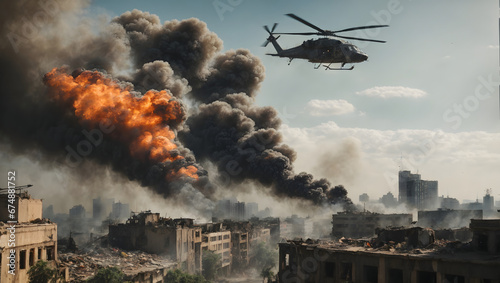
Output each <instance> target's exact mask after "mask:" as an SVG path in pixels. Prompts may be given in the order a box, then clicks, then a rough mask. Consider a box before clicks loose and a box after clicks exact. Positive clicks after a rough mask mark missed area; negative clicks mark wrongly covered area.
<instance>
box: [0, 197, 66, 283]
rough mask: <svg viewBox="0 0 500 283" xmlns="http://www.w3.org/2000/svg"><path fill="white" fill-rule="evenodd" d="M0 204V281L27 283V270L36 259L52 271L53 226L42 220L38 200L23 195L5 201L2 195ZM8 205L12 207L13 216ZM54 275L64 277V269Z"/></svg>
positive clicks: (54, 231)
mask: <svg viewBox="0 0 500 283" xmlns="http://www.w3.org/2000/svg"><path fill="white" fill-rule="evenodd" d="M9 200H13V201H11V202H9ZM0 203H1V204H2V207H3V208H4V209H2V210H0V251H1V256H0V282H28V270H29V269H30V267H31V266H33V265H34V264H35V263H36V262H37V261H39V260H44V261H47V262H49V266H51V267H52V268H56V267H57V266H56V260H57V225H56V224H55V223H51V222H50V221H46V220H44V219H42V200H40V199H33V198H31V196H30V195H29V194H28V193H27V192H20V193H16V194H15V198H8V194H7V193H6V192H4V193H2V194H0ZM9 205H11V206H12V207H14V210H11V211H10V212H14V213H13V214H12V215H13V217H11V213H10V212H9V210H8V208H10V207H11V206H9ZM13 221H15V222H13ZM58 272H60V273H61V275H62V276H63V278H67V272H66V270H65V269H61V270H58Z"/></svg>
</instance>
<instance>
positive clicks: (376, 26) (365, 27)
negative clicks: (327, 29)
mask: <svg viewBox="0 0 500 283" xmlns="http://www.w3.org/2000/svg"><path fill="white" fill-rule="evenodd" d="M384 27H388V25H375V26H361V27H354V28H346V29H342V30H336V31H332V33H336V32H344V31H351V30H358V29H369V28H384Z"/></svg>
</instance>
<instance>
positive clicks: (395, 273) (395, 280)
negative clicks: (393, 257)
mask: <svg viewBox="0 0 500 283" xmlns="http://www.w3.org/2000/svg"><path fill="white" fill-rule="evenodd" d="M400 282H404V281H403V270H401V269H394V268H391V269H389V281H388V283H400Z"/></svg>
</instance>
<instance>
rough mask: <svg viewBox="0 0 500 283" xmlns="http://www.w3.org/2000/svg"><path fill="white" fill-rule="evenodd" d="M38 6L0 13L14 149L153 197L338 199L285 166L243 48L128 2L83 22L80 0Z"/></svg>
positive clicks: (5, 126)
mask: <svg viewBox="0 0 500 283" xmlns="http://www.w3.org/2000/svg"><path fill="white" fill-rule="evenodd" d="M47 3H48V4H39V3H31V2H26V3H20V4H19V3H9V4H7V5H6V8H5V9H4V12H5V13H4V15H3V17H2V19H1V20H0V21H1V33H2V36H3V37H4V38H8V40H7V41H3V42H1V43H0V44H1V45H0V51H1V52H0V54H1V55H0V62H1V64H0V66H1V67H0V68H1V70H2V71H1V72H2V76H0V83H1V84H2V86H3V89H2V100H3V102H2V104H1V106H0V111H1V113H2V116H3V117H2V119H1V122H0V132H1V133H2V140H1V141H2V143H4V144H9V146H10V148H12V149H13V150H14V152H15V153H16V154H31V153H33V152H41V153H42V155H41V159H42V160H41V161H43V162H44V163H43V164H44V166H49V165H50V166H61V164H62V165H63V166H65V165H69V166H75V167H76V166H80V167H78V168H75V171H74V172H75V174H76V175H78V172H79V170H80V168H83V167H85V166H86V165H85V164H86V163H87V162H89V161H92V162H94V163H97V164H101V165H104V166H109V167H110V168H112V169H113V170H114V171H116V172H120V173H121V174H123V175H125V176H127V177H128V178H129V179H130V180H137V181H138V182H140V183H141V185H143V186H147V187H150V188H152V189H153V190H154V191H155V192H157V193H160V194H161V195H163V196H164V197H171V196H172V197H174V196H181V197H182V198H183V199H188V198H190V196H193V193H190V192H196V193H194V194H196V197H195V198H196V199H200V194H199V192H201V193H202V195H203V196H204V197H205V198H209V199H210V198H212V196H213V191H214V190H215V186H214V185H213V182H215V183H216V184H217V185H224V186H228V187H231V185H234V184H241V183H243V182H248V181H256V182H257V183H258V184H261V185H264V186H267V187H270V188H272V189H271V191H272V192H273V193H274V194H275V195H276V196H279V197H291V198H297V199H305V200H311V201H313V202H314V203H317V204H325V203H344V202H347V203H350V200H349V199H348V198H347V191H346V190H345V189H344V188H343V187H342V186H336V187H332V185H331V184H330V183H329V182H328V181H327V180H326V179H320V180H315V179H314V178H313V176H312V175H310V174H307V173H300V174H296V173H294V170H293V164H292V163H293V161H294V159H295V152H294V151H293V150H292V149H291V148H289V147H288V146H286V145H285V144H283V143H282V136H281V134H280V133H279V132H278V129H279V126H280V123H281V122H280V119H279V118H278V114H277V111H276V110H275V109H273V108H272V107H258V106H255V105H254V97H255V96H256V94H257V92H258V90H259V88H260V84H261V82H262V81H263V79H264V66H263V65H262V63H261V62H260V60H259V59H258V58H257V57H255V56H253V55H252V54H250V52H249V51H247V50H241V49H239V50H230V51H227V52H222V40H221V39H219V38H218V37H217V35H216V34H215V33H213V32H211V31H209V30H208V28H207V26H206V24H205V23H203V22H202V21H200V20H198V19H194V18H192V19H187V20H182V21H177V20H174V21H167V22H165V23H163V24H162V23H161V22H160V19H159V18H158V17H157V16H156V15H152V14H149V13H146V12H142V11H138V10H133V11H131V12H126V13H124V14H122V15H121V16H119V17H116V18H114V19H112V20H111V21H107V22H101V24H99V25H97V26H96V25H94V26H93V25H91V24H88V22H89V21H88V20H85V19H83V18H82V17H83V16H82V15H81V13H80V12H81V11H82V9H84V7H85V5H86V4H87V3H86V1H76V2H70V3H69V2H56V1H52V2H50V1H49V2H47ZM44 5H45V6H44ZM42 15H43V16H42ZM74 18H76V19H77V20H70V19H74ZM95 30H98V31H99V32H98V33H97V34H96V33H95V32H94V31H95ZM61 66H65V67H64V68H61ZM90 70H92V71H90ZM130 70H132V71H130ZM44 74H47V75H45V77H44ZM42 78H43V79H42ZM96 91H97V92H98V93H99V94H96ZM187 100H189V105H192V107H190V109H187V105H188V104H187V103H185V102H186V101H187ZM103 101H104V102H103ZM139 118H140V119H139ZM139 120H140V121H141V122H138V121H139ZM103 125H104V126H103ZM107 130H109V132H107ZM200 162H201V163H213V164H214V165H215V166H216V168H217V169H218V170H217V171H218V172H216V174H215V175H217V177H215V176H214V177H210V180H211V181H210V180H209V178H208V177H209V176H208V172H207V171H206V170H205V169H203V167H202V166H201V165H200ZM84 171H85V170H84ZM214 173H215V172H214ZM193 189H194V190H193ZM193 198H194V197H193ZM201 201H202V200H201Z"/></svg>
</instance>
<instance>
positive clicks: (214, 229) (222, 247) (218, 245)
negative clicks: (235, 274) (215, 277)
mask: <svg viewBox="0 0 500 283" xmlns="http://www.w3.org/2000/svg"><path fill="white" fill-rule="evenodd" d="M198 227H200V228H201V232H202V241H201V249H202V250H203V251H213V252H214V253H215V254H218V255H220V258H221V262H220V263H221V266H220V268H221V269H220V272H221V274H226V275H227V274H229V272H231V262H232V257H231V231H228V230H226V229H225V227H224V226H223V225H222V223H206V224H203V225H199V226H198Z"/></svg>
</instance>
